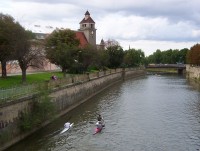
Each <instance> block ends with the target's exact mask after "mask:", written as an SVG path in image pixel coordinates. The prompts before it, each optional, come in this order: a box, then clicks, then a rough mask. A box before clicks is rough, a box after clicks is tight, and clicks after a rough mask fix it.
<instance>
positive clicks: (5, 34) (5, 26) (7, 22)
mask: <svg viewBox="0 0 200 151" xmlns="http://www.w3.org/2000/svg"><path fill="white" fill-rule="evenodd" d="M18 27H19V23H17V22H15V21H14V18H13V17H11V16H9V15H4V14H2V13H0V62H1V66H2V77H3V78H5V77H6V76H7V71H6V63H7V61H9V60H11V59H12V57H13V56H12V55H13V51H14V47H13V44H14V43H15V41H16V40H17V39H19V37H18V35H16V32H17V29H18Z"/></svg>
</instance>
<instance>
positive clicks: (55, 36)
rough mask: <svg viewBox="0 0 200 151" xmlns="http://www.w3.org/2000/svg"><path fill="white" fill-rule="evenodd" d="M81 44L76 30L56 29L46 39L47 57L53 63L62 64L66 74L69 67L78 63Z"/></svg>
mask: <svg viewBox="0 0 200 151" xmlns="http://www.w3.org/2000/svg"><path fill="white" fill-rule="evenodd" d="M79 44H80V42H79V40H78V39H76V35H75V32H74V31H72V30H69V29H66V30H55V31H53V33H52V34H51V35H49V37H48V38H47V39H46V43H45V46H46V57H47V58H48V59H49V60H50V62H51V63H54V64H56V65H58V66H60V67H61V69H62V71H63V73H64V76H65V75H66V71H67V69H70V68H71V67H72V66H73V65H74V64H75V63H76V58H77V53H78V51H79V49H80V48H79Z"/></svg>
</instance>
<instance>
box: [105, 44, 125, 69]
mask: <svg viewBox="0 0 200 151" xmlns="http://www.w3.org/2000/svg"><path fill="white" fill-rule="evenodd" d="M105 47H106V52H107V53H108V56H109V64H108V67H110V68H117V67H119V66H120V65H121V64H122V63H123V56H124V52H123V49H122V47H121V46H120V45H119V43H118V42H117V41H115V40H108V41H106V42H105Z"/></svg>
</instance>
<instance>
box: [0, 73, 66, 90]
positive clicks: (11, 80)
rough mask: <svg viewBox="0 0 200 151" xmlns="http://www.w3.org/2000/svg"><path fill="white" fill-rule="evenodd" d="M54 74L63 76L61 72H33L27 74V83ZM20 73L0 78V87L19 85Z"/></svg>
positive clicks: (46, 78)
mask: <svg viewBox="0 0 200 151" xmlns="http://www.w3.org/2000/svg"><path fill="white" fill-rule="evenodd" d="M52 75H55V76H56V77H58V78H62V77H63V73H62V72H44V73H34V74H27V83H28V84H31V83H39V82H43V81H46V80H50V78H51V76H52ZM21 79H22V76H21V75H13V76H8V77H7V78H5V79H4V78H0V88H9V87H14V86H19V85H21V81H22V80H21Z"/></svg>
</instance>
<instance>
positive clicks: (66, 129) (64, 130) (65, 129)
mask: <svg viewBox="0 0 200 151" xmlns="http://www.w3.org/2000/svg"><path fill="white" fill-rule="evenodd" d="M73 125H74V123H71V124H70V125H69V127H68V128H64V129H63V130H62V131H61V132H60V134H62V133H64V132H66V131H68V130H69V129H70V128H71V127H72V126H73Z"/></svg>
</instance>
